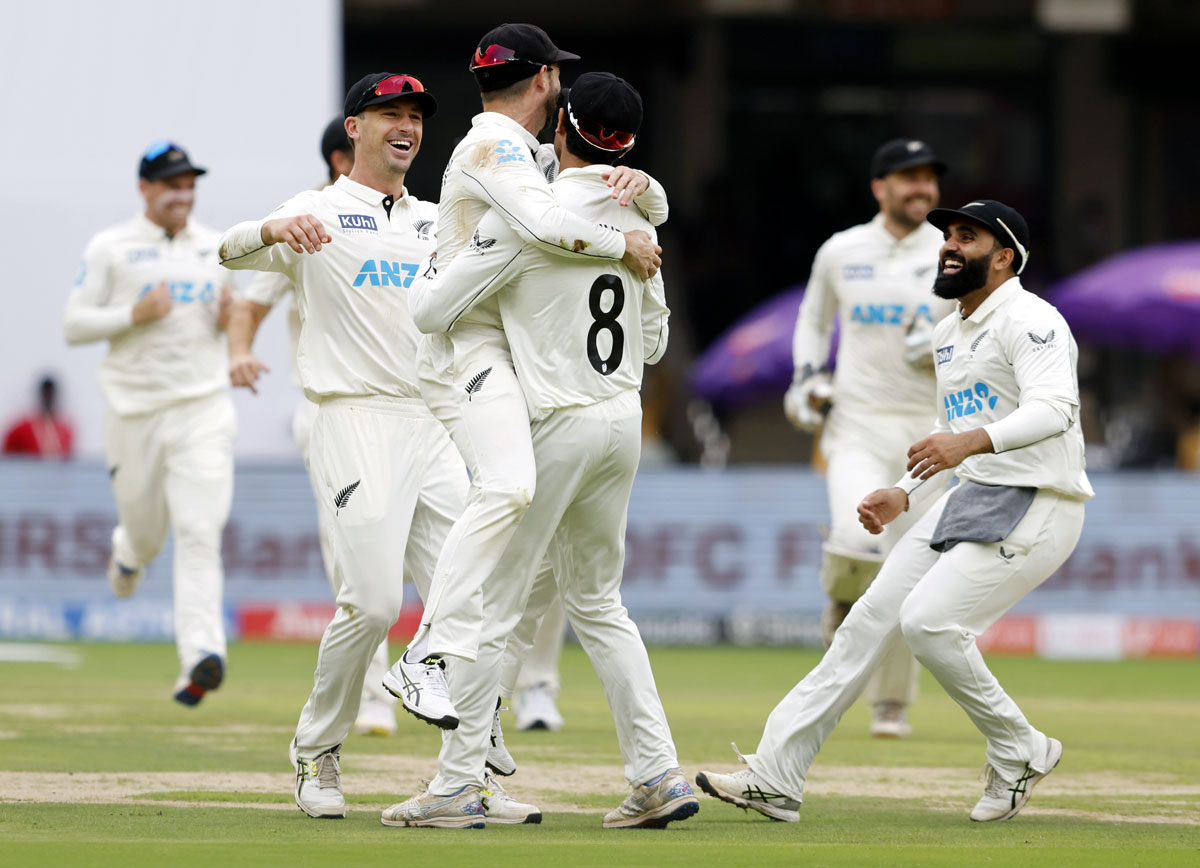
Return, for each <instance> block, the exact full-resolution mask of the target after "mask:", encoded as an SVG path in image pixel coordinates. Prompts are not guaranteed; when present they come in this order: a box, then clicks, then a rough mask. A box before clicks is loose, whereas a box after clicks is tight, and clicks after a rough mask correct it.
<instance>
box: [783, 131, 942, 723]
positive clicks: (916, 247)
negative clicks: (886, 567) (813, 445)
mask: <svg viewBox="0 0 1200 868" xmlns="http://www.w3.org/2000/svg"><path fill="white" fill-rule="evenodd" d="M945 170H946V166H945V164H944V163H942V162H941V160H939V159H938V158H937V156H936V155H935V154H934V153H933V150H932V149H931V148H930V147H929V145H927V144H925V143H924V142H922V141H918V140H915V139H894V140H892V141H890V142H886V143H885V144H883V145H882V146H881V147H880V148H879V149H878V150H877V151H876V152H875V157H874V159H873V161H872V164H871V176H872V180H871V192H872V194H874V196H875V199H876V200H877V201H878V202H879V213H878V214H876V215H875V217H874V219H872V220H871V221H870V222H869V223H863V224H861V225H859V226H854V227H852V228H850V229H847V230H845V231H844V232H838V233H837V234H835V235H834V236H832V237H831V238H830V239H829V240H828V241H826V242H825V243H824V244H823V245H821V249H820V250H818V251H817V255H816V258H815V259H814V261H813V268H812V275H811V277H810V278H809V281H808V288H807V289H806V290H805V293H804V301H803V302H802V303H801V305H800V314H799V316H798V317H797V319H796V331H795V336H794V338H793V352H792V355H793V359H794V362H795V370H796V373H795V379H794V381H793V384H792V387H791V388H790V389H789V390H788V392H787V395H786V396H785V397H784V411H785V413H786V414H787V416H788V418H789V419H790V420H791V421H792V423H793V424H794V425H796V427H798V428H801V429H803V430H806V431H815V430H817V428H818V427H819V426H820V424H821V422H822V420H823V419H824V417H825V412H824V409H823V408H824V407H827V406H828V404H829V402H830V401H832V406H833V409H832V410H830V411H829V413H828V419H827V420H825V429H824V432H823V433H822V435H821V441H820V447H821V452H822V454H823V455H824V456H825V459H826V461H827V468H826V482H827V491H828V495H829V514H830V530H829V537H828V539H827V540H826V542H825V545H824V547H823V548H824V551H823V558H822V563H821V586H822V588H823V589H824V590H825V593H826V594H827V595H828V597H829V603H828V604H827V606H826V608H825V613H824V616H823V617H822V619H821V627H822V634H823V636H824V639H825V645H826V647H828V646H829V643H830V642H832V641H833V631H834V630H836V629H837V627H838V625H839V624H840V623H841V622H842V619H843V618H845V617H846V613H847V612H848V611H849V610H850V607H851V605H853V603H854V601H855V600H857V599H858V598H859V597H861V596H862V594H863V592H864V591H866V589H867V586H868V585H870V584H871V580H872V579H873V578H874V577H875V574H876V573H877V572H879V567H880V565H881V564H882V563H883V559H884V558H885V557H886V556H887V553H888V552H889V551H890V550H891V548H892V546H894V545H895V544H896V541H897V540H898V539H900V537H901V536H903V535H904V532H905V531H907V530H908V528H909V527H911V526H912V524H913V522H915V521H916V520H917V519H918V518H919V517H920V516H921V515H922V514H923V513H924V511H925V510H926V509H928V508H929V507H930V506H931V505H932V504H933V501H934V500H935V499H936V494H937V493H936V492H935V491H934V489H933V486H928V487H927V488H926V489H925V490H923V491H922V492H921V493H920V494H919V495H914V498H913V504H912V508H911V509H910V510H909V511H908V512H907V513H906V514H905V515H904V516H902V517H901V518H900V519H898V520H897V521H896V522H895V523H894V524H893V525H891V526H889V527H888V528H887V530H886V531H885V532H884V533H883V534H882V535H880V536H871V535H870V534H868V533H867V532H866V531H865V530H863V528H862V527H861V526H860V525H859V523H858V522H857V521H856V520H855V512H854V508H855V505H856V504H857V503H858V502H859V500H861V499H862V497H863V495H864V494H866V493H867V492H868V491H874V490H875V489H876V488H880V487H881V486H884V485H888V484H890V483H891V482H892V481H893V480H895V479H896V478H897V477H898V476H899V475H900V473H901V471H903V469H904V460H905V459H904V450H905V449H907V448H908V446H909V444H911V443H913V442H914V441H916V440H918V439H920V438H921V437H923V436H924V435H925V434H926V432H928V431H929V428H930V425H932V423H933V412H932V411H933V405H934V375H933V367H932V365H931V363H930V361H929V359H930V351H929V339H930V334H931V332H932V329H933V325H934V323H935V322H937V321H938V320H940V319H942V318H943V317H944V316H946V315H947V314H949V313H950V311H951V310H952V308H953V304H952V303H951V302H949V301H945V300H944V299H939V298H936V297H934V296H932V295H931V294H930V292H929V287H930V286H931V285H932V284H933V280H934V277H935V276H936V275H935V272H936V270H937V257H938V248H939V247H940V246H941V243H942V236H941V233H940V232H938V231H937V229H935V228H934V227H933V226H931V225H929V224H928V223H926V222H925V217H926V216H927V215H928V213H929V210H930V209H931V208H933V207H935V206H936V205H937V203H938V178H939V176H940V175H942V173H944V172H945ZM835 314H836V315H837V316H838V317H839V321H840V323H841V333H840V337H839V339H838V350H837V365H836V371H835V372H834V373H833V374H832V376H831V374H830V373H829V369H828V366H827V364H826V361H827V360H828V358H829V345H830V339H831V335H832V332H833V319H834V315H835ZM919 672H920V670H919V667H918V666H917V664H916V661H915V660H913V656H912V653H911V652H910V651H909V650H908V648H906V647H905V645H904V643H903V641H900V640H897V642H896V646H895V647H894V648H892V649H890V650H889V651H888V653H887V654H885V655H884V656H883V658H882V659H881V661H880V665H879V669H878V670H877V671H876V674H875V676H874V677H873V678H872V679H871V681H870V683H869V685H868V686H867V690H866V694H867V700H868V702H869V703H870V705H871V729H870V731H871V734H872V735H874V736H876V737H884V738H905V737H907V736H908V735H909V734H911V732H912V729H911V727H910V726H909V723H908V705H909V703H911V702H912V701H913V699H914V698H915V697H916V691H917V680H918V675H919Z"/></svg>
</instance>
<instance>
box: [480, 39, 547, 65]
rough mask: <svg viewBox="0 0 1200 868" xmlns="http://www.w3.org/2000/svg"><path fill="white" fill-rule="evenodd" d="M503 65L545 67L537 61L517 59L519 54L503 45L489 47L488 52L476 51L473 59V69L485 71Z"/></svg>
mask: <svg viewBox="0 0 1200 868" xmlns="http://www.w3.org/2000/svg"><path fill="white" fill-rule="evenodd" d="M502 63H530V64H533V65H534V66H545V64H544V63H538V62H537V61H536V60H526V59H525V58H523V57H517V53H516V52H515V51H513V50H512V49H511V48H505V47H504V46H503V45H489V46H488V47H487V51H482V50H480V49H478V48H476V49H475V56H474V57H473V58H471V69H472V70H476V69H485V68H487V67H489V66H499V65H500V64H502Z"/></svg>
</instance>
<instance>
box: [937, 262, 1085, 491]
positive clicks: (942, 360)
mask: <svg viewBox="0 0 1200 868" xmlns="http://www.w3.org/2000/svg"><path fill="white" fill-rule="evenodd" d="M933 346H934V356H935V364H936V371H937V388H938V400H937V406H938V410H939V412H938V418H937V424H936V426H935V430H939V431H952V432H954V433H956V434H958V433H961V432H963V431H971V430H973V429H975V428H980V427H982V428H984V429H988V428H989V426H990V424H991V423H995V422H997V421H999V420H1001V419H1003V418H1004V417H1006V416H1008V415H1009V414H1010V413H1012V412H1013V411H1014V410H1016V409H1017V408H1018V407H1020V406H1024V405H1025V404H1027V403H1029V402H1032V401H1041V402H1044V403H1045V404H1046V405H1048V406H1049V407H1051V408H1052V409H1053V410H1054V411H1055V412H1056V413H1057V414H1058V416H1059V418H1061V419H1064V420H1066V421H1065V423H1064V427H1065V428H1066V430H1063V431H1060V432H1059V433H1057V434H1054V435H1052V436H1050V437H1047V438H1045V439H1044V440H1039V441H1038V442H1036V443H1031V444H1030V445H1028V446H1022V447H1020V448H1017V449H1011V450H1009V451H1007V452H1000V453H987V454H982V455H972V456H971V457H970V458H967V459H966V460H965V461H963V463H962V464H960V465H959V466H958V468H957V469H956V470H955V473H957V474H958V475H959V476H960V477H962V478H963V479H969V480H972V481H974V482H979V483H983V484H984V485H1020V486H1030V487H1033V488H1046V489H1050V490H1052V491H1056V492H1058V493H1059V494H1062V495H1065V496H1067V497H1073V498H1080V499H1083V498H1090V497H1092V496H1094V492H1093V491H1092V486H1091V484H1090V483H1089V482H1088V478H1087V474H1086V472H1085V471H1084V448H1083V432H1082V431H1081V430H1080V426H1079V381H1078V378H1077V375H1076V364H1077V361H1078V357H1079V350H1078V348H1077V347H1076V345H1075V339H1074V337H1072V335H1071V330H1070V328H1069V327H1068V326H1067V321H1066V320H1065V319H1063V317H1062V314H1060V313H1059V312H1058V311H1057V310H1056V309H1055V308H1054V306H1053V305H1051V304H1050V303H1049V302H1046V301H1044V300H1042V299H1040V298H1038V297H1037V296H1036V295H1034V294H1033V293H1031V292H1027V291H1026V290H1025V289H1024V288H1022V286H1021V282H1020V280H1019V279H1018V278H1016V277H1014V278H1012V279H1011V280H1009V281H1007V282H1006V283H1004V284H1003V285H1002V286H1000V287H999V288H998V289H996V290H995V291H994V292H993V293H992V294H991V295H989V296H988V297H987V298H986V299H985V300H984V302H983V304H981V305H980V306H979V307H978V308H977V309H976V310H975V312H974V313H972V314H971V315H970V316H969V317H967V318H966V319H963V318H962V316H960V315H959V313H958V312H957V311H955V312H954V313H952V314H950V316H948V317H946V318H945V319H944V320H942V321H941V322H939V323H938V324H937V327H936V328H935V329H934V337H933ZM993 442H995V441H993Z"/></svg>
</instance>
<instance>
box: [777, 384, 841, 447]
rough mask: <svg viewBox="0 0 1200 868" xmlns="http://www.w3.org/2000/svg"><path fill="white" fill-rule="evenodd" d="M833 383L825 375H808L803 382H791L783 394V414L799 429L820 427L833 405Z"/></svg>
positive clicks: (814, 429)
mask: <svg viewBox="0 0 1200 868" xmlns="http://www.w3.org/2000/svg"><path fill="white" fill-rule="evenodd" d="M832 396H833V385H832V384H831V383H830V382H829V378H828V377H826V376H821V375H818V376H815V377H809V378H808V379H807V380H805V381H804V382H803V383H795V382H793V383H792V385H791V386H789V387H788V390H787V392H786V393H785V394H784V396H783V415H785V416H787V419H788V421H789V422H791V423H792V425H794V426H795V427H796V428H799V429H800V430H801V431H808V432H810V433H811V432H813V431H816V430H817V429H818V428H820V427H821V423H822V422H824V421H825V416H826V414H828V413H829V410H830V408H831V407H832V406H833V401H832V400H831V399H832Z"/></svg>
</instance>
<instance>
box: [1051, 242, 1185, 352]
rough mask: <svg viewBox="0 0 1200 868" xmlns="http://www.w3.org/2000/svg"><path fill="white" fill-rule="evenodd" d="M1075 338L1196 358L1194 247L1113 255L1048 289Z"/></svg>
mask: <svg viewBox="0 0 1200 868" xmlns="http://www.w3.org/2000/svg"><path fill="white" fill-rule="evenodd" d="M1048 295H1049V298H1050V301H1051V302H1052V303H1053V304H1054V306H1055V307H1057V308H1058V309H1059V311H1060V312H1061V313H1062V315H1063V316H1064V317H1065V318H1066V320H1067V322H1068V323H1070V324H1071V330H1072V331H1073V332H1074V333H1075V336H1076V337H1078V338H1083V339H1085V340H1088V341H1091V342H1092V343H1096V344H1100V345H1103V346H1121V347H1132V348H1135V349H1138V350H1142V351H1144V352H1146V353H1148V354H1151V355H1155V356H1165V355H1171V354H1173V353H1187V354H1189V355H1191V356H1193V357H1196V358H1200V242H1195V241H1186V242H1179V243H1172V244H1155V245H1151V246H1149V247H1141V248H1138V249H1137V250H1129V251H1126V252H1125V253H1119V254H1117V255H1116V256H1112V257H1110V258H1108V259H1105V260H1104V261H1103V262H1099V263H1097V264H1096V265H1093V266H1091V267H1090V268H1087V269H1084V270H1083V271H1081V272H1079V273H1078V274H1076V275H1075V276H1073V277H1070V278H1068V279H1067V280H1064V281H1062V282H1061V283H1058V284H1056V285H1055V286H1053V287H1051V289H1050V292H1049V294H1048Z"/></svg>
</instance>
